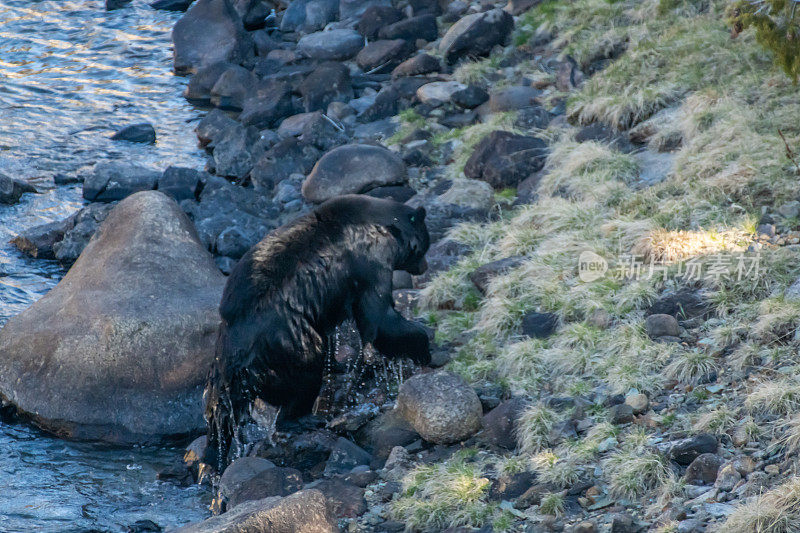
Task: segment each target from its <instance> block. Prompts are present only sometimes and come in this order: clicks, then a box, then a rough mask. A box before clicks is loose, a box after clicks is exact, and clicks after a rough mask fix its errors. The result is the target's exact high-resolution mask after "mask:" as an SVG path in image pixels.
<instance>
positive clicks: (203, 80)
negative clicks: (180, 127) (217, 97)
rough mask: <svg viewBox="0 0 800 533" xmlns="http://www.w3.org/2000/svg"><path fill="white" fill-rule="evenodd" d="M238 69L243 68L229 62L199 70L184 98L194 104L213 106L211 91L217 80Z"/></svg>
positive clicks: (191, 79) (191, 80) (212, 64)
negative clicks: (227, 72) (230, 70)
mask: <svg viewBox="0 0 800 533" xmlns="http://www.w3.org/2000/svg"><path fill="white" fill-rule="evenodd" d="M238 68H242V67H240V66H239V65H235V64H233V63H228V62H227V61H220V62H217V63H211V64H210V65H205V66H203V67H200V68H198V69H197V72H195V73H194V75H193V76H192V77H191V78H190V79H189V84H188V85H187V86H186V90H185V91H184V92H183V97H184V98H186V99H187V100H188V101H189V102H192V103H194V104H198V105H211V89H212V88H213V87H214V85H215V84H216V83H217V80H219V78H220V76H222V74H223V73H224V72H225V71H226V70H229V69H238Z"/></svg>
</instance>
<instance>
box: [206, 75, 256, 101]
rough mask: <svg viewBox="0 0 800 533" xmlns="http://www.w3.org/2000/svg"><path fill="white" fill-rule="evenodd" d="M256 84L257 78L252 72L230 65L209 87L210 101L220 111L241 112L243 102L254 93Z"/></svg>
mask: <svg viewBox="0 0 800 533" xmlns="http://www.w3.org/2000/svg"><path fill="white" fill-rule="evenodd" d="M257 82H258V78H257V77H256V75H255V74H253V72H252V71H250V70H247V69H246V68H244V67H240V66H238V65H231V66H230V67H229V68H227V69H225V70H224V71H223V72H222V74H220V76H219V78H217V81H216V82H214V85H213V86H212V87H211V90H210V91H209V94H210V101H211V103H212V104H213V105H215V106H216V107H218V108H220V109H227V110H232V111H241V110H242V107H243V106H244V101H245V100H246V99H247V98H248V97H249V96H250V95H251V94H252V93H253V91H255V87H256V83H257Z"/></svg>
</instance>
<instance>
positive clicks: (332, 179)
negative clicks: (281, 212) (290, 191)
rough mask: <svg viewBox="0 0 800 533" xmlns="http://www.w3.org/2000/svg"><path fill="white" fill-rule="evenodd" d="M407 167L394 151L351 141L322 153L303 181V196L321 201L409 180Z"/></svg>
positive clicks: (314, 200) (309, 199)
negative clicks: (351, 142)
mask: <svg viewBox="0 0 800 533" xmlns="http://www.w3.org/2000/svg"><path fill="white" fill-rule="evenodd" d="M406 179H407V178H406V168H405V165H404V164H403V161H402V160H401V159H400V158H399V157H398V156H397V155H395V154H394V153H392V152H390V151H389V150H387V149H386V148H382V147H380V146H371V145H366V144H348V145H345V146H340V147H339V148H335V149H333V150H331V151H330V152H328V153H327V154H325V155H324V156H322V158H321V159H320V160H319V161H318V162H317V164H316V165H314V169H313V170H312V171H311V173H310V174H309V175H308V177H307V178H306V180H305V181H304V182H303V187H302V192H303V197H304V198H305V199H306V200H308V201H309V202H314V203H321V202H324V201H325V200H328V199H329V198H333V197H334V196H339V195H342V194H351V193H362V192H366V191H368V190H370V189H374V188H375V187H380V186H383V185H397V184H402V183H405V182H406Z"/></svg>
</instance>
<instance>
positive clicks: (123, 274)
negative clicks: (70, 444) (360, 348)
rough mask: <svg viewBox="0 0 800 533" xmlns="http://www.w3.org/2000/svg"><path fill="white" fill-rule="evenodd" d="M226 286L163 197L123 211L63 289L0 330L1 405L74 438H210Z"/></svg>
mask: <svg viewBox="0 0 800 533" xmlns="http://www.w3.org/2000/svg"><path fill="white" fill-rule="evenodd" d="M223 285H224V278H223V276H222V274H221V273H220V272H219V270H218V269H217V267H216V265H215V264H214V260H213V258H212V257H211V255H210V254H209V253H208V252H207V251H206V250H204V249H203V246H202V244H201V243H200V241H199V239H198V237H197V233H196V232H195V230H194V227H193V225H192V223H191V221H190V220H189V219H188V218H187V217H186V215H185V214H184V213H183V212H182V211H181V209H180V208H179V207H178V205H177V204H176V203H175V202H174V201H173V200H172V199H170V198H169V197H167V196H166V195H164V194H162V193H160V192H157V191H147V192H140V193H136V194H134V195H132V196H130V197H129V198H126V199H125V200H123V201H122V202H120V203H119V205H117V206H116V207H115V208H114V209H113V210H112V211H111V213H110V214H109V215H108V217H107V218H106V220H105V221H104V222H103V224H102V225H101V226H100V229H99V230H98V232H97V234H96V235H95V236H94V238H93V239H92V240H91V242H90V243H89V245H88V246H87V247H86V249H85V250H84V251H83V253H82V254H81V256H80V257H79V258H78V261H77V262H76V263H75V265H74V266H73V267H72V268H71V269H70V271H69V272H68V273H67V275H66V276H65V277H64V279H62V280H61V282H59V284H58V285H57V286H56V287H55V288H54V289H52V290H51V291H50V292H49V293H47V294H46V295H45V296H44V297H43V298H41V299H40V300H38V301H37V302H36V303H34V304H33V305H32V306H31V307H29V308H28V309H27V310H25V311H23V312H22V313H21V314H19V315H17V316H16V317H14V318H12V319H11V320H9V321H8V323H7V324H6V325H5V327H4V328H3V329H2V330H0V352H2V353H3V354H4V356H3V358H2V359H0V396H2V397H3V398H5V399H6V400H8V401H9V402H10V403H12V404H14V405H16V406H17V408H18V409H19V411H20V412H22V413H23V414H27V415H29V416H30V417H31V418H32V420H33V421H34V422H35V423H36V424H37V425H38V426H41V427H42V428H44V429H47V430H48V431H51V432H54V433H56V434H58V435H62V436H66V437H70V438H77V439H97V440H104V441H109V442H118V443H132V442H154V441H159V440H161V439H163V438H165V437H168V436H175V435H186V434H190V433H193V432H199V431H204V430H205V421H204V420H203V416H202V411H203V409H202V390H203V386H204V385H205V380H206V375H207V368H208V367H209V365H210V364H211V361H212V360H213V357H214V340H215V338H216V332H217V327H218V323H219V315H218V311H217V307H218V305H219V300H220V297H221V294H222V287H223Z"/></svg>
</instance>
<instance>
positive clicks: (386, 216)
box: [317, 194, 431, 276]
mask: <svg viewBox="0 0 800 533" xmlns="http://www.w3.org/2000/svg"><path fill="white" fill-rule="evenodd" d="M317 216H318V217H320V219H321V220H323V221H325V223H338V224H341V223H345V224H376V225H380V226H383V227H385V228H386V229H387V230H388V231H389V233H390V234H391V235H392V236H394V238H395V240H396V241H397V243H398V244H399V246H400V253H399V254H398V259H397V262H396V264H394V265H392V266H393V268H394V269H395V270H405V271H406V272H408V273H409V274H413V275H415V276H416V275H420V274H422V273H423V272H425V270H426V269H427V268H428V263H427V261H426V260H425V254H426V253H427V252H428V247H429V246H430V243H431V238H430V235H429V234H428V227H427V226H426V225H425V209H424V208H422V207H419V208H417V209H414V208H413V207H409V206H407V205H405V204H401V203H400V202H395V201H393V200H385V199H382V198H373V197H371V196H364V195H360V194H348V195H344V196H339V197H336V198H333V199H331V200H328V201H327V202H325V203H323V204H322V205H321V206H320V207H319V208H317Z"/></svg>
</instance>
